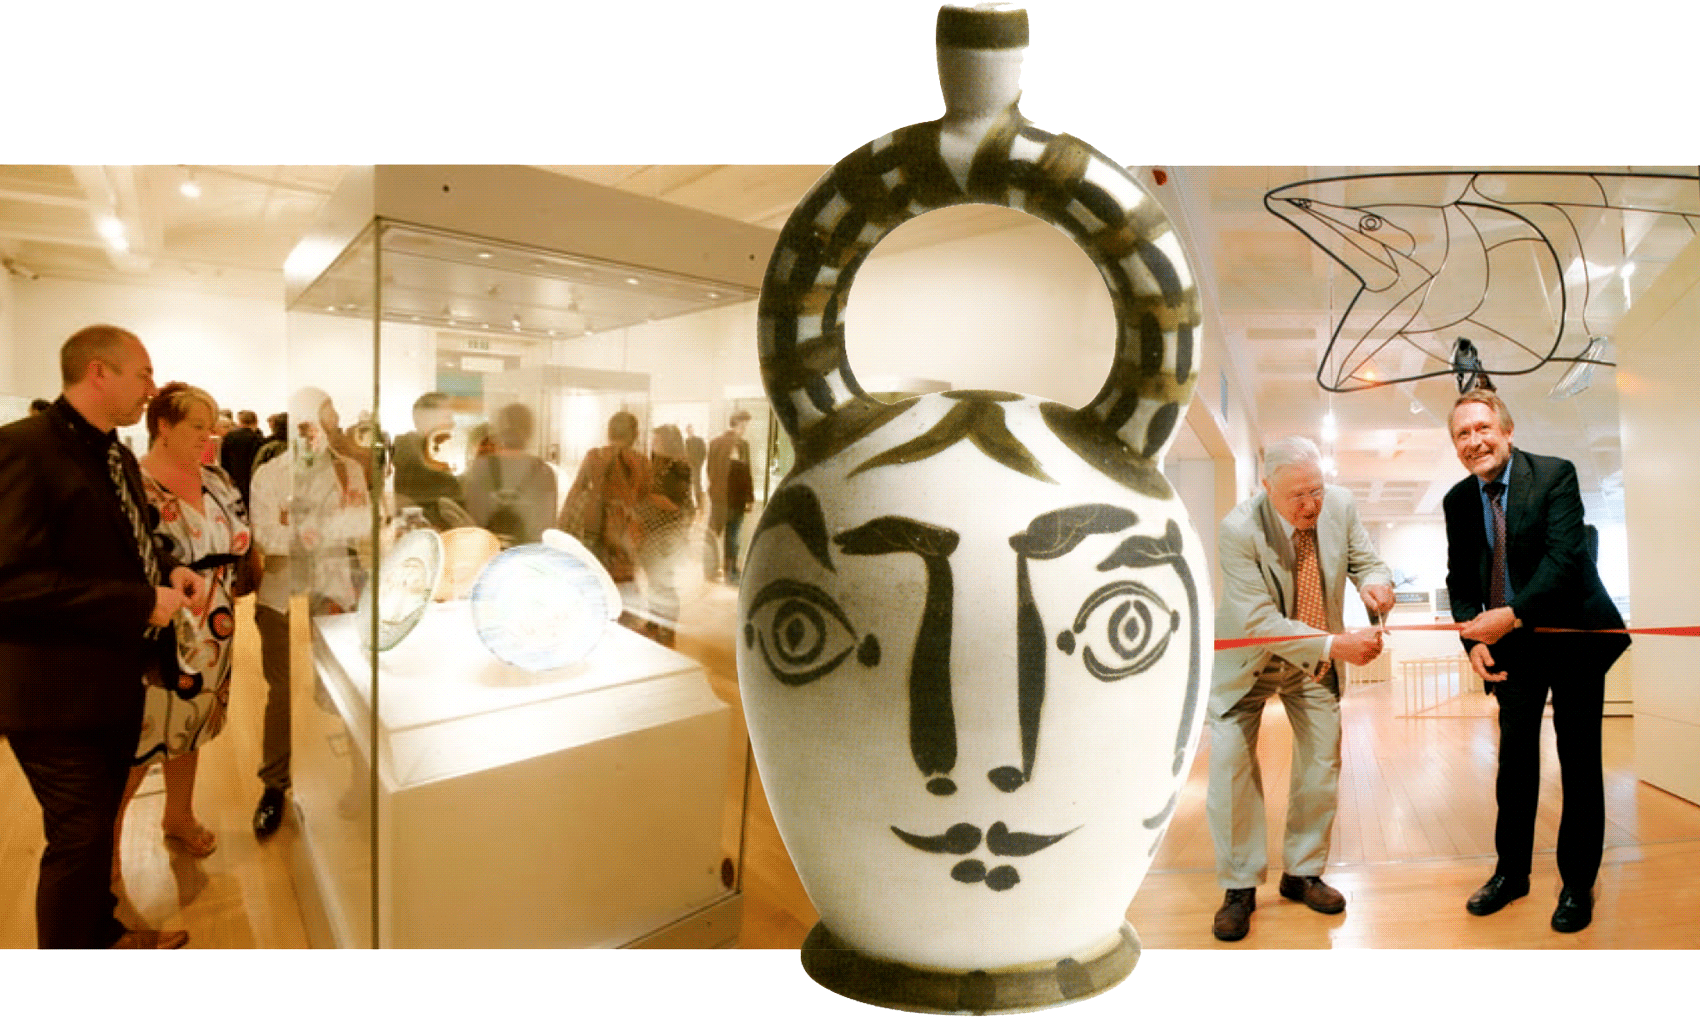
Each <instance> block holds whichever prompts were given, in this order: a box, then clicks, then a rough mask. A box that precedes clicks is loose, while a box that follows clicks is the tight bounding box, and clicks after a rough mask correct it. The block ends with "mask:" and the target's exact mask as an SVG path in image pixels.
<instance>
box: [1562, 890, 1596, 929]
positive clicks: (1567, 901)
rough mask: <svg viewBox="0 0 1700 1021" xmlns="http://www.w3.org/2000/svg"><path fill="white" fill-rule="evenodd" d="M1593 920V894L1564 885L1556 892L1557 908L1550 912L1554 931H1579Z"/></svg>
mask: <svg viewBox="0 0 1700 1021" xmlns="http://www.w3.org/2000/svg"><path fill="white" fill-rule="evenodd" d="M1593 920H1594V895H1593V894H1592V893H1589V892H1588V891H1586V890H1584V891H1583V892H1581V893H1577V892H1575V891H1573V890H1571V889H1570V887H1568V886H1567V887H1565V888H1564V889H1562V890H1560V891H1559V892H1558V909H1557V910H1556V911H1554V912H1553V913H1552V928H1553V931H1554V932H1581V931H1582V930H1583V929H1586V928H1587V927H1588V923H1589V922H1592V921H1593Z"/></svg>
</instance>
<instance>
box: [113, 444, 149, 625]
mask: <svg viewBox="0 0 1700 1021" xmlns="http://www.w3.org/2000/svg"><path fill="white" fill-rule="evenodd" d="M106 470H107V472H108V474H110V475H111V476H112V485H113V487H114V488H116V489H117V490H118V502H119V503H121V504H123V505H124V516H125V517H127V518H129V519H130V533H131V536H132V537H133V538H134V539H135V540H136V552H137V553H139V554H140V555H141V558H142V570H143V571H144V572H145V573H146V574H147V576H148V584H149V585H154V586H158V585H159V583H160V578H159V557H158V555H157V554H156V553H155V551H154V546H153V532H152V531H151V530H149V528H148V519H147V516H146V515H144V514H143V513H142V509H141V507H139V506H138V505H137V504H136V497H135V494H134V493H132V492H131V491H130V480H129V478H128V477H127V476H126V475H125V474H124V459H123V457H122V456H121V455H120V454H119V451H118V444H117V443H114V444H112V445H111V446H110V447H107V448H106ZM158 630H159V629H158V628H156V627H153V626H152V625H149V626H148V628H147V630H146V632H144V633H145V634H146V635H147V636H148V637H150V638H151V637H153V635H154V634H155V633H156V632H157V631H158Z"/></svg>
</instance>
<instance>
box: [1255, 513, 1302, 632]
mask: <svg viewBox="0 0 1700 1021" xmlns="http://www.w3.org/2000/svg"><path fill="white" fill-rule="evenodd" d="M1257 518H1258V526H1259V527H1258V532H1259V535H1258V538H1259V540H1260V541H1261V543H1262V546H1263V550H1262V556H1260V558H1259V559H1261V560H1262V561H1263V567H1264V570H1265V571H1266V572H1268V574H1269V575H1270V577H1271V578H1272V579H1273V580H1274V582H1275V585H1276V588H1278V589H1279V590H1280V598H1278V599H1276V601H1275V602H1276V605H1277V606H1279V607H1280V609H1281V615H1282V616H1284V617H1291V616H1293V614H1294V613H1296V612H1298V610H1297V605H1298V604H1297V599H1298V592H1297V590H1296V588H1295V587H1294V581H1293V544H1292V543H1291V542H1289V541H1287V536H1286V533H1285V531H1284V530H1283V529H1282V528H1281V519H1280V515H1278V514H1276V513H1275V508H1273V507H1271V506H1270V505H1269V499H1268V497H1267V496H1264V497H1262V498H1261V503H1260V504H1259V505H1258V514H1257Z"/></svg>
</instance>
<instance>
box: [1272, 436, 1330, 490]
mask: <svg viewBox="0 0 1700 1021" xmlns="http://www.w3.org/2000/svg"><path fill="white" fill-rule="evenodd" d="M1299 464H1314V465H1317V466H1318V467H1320V466H1321V465H1322V451H1320V450H1318V449H1316V444H1314V443H1312V442H1311V441H1310V440H1308V439H1306V438H1305V437H1303V436H1283V437H1281V438H1280V439H1278V440H1276V441H1275V442H1274V443H1271V444H1269V446H1267V447H1264V448H1263V477H1264V478H1265V479H1273V478H1274V477H1275V473H1276V472H1277V471H1280V470H1281V469H1282V468H1291V467H1293V466H1294V465H1299Z"/></svg>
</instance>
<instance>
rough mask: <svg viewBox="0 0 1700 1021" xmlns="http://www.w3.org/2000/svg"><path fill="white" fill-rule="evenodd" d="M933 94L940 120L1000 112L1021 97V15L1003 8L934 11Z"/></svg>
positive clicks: (1023, 18) (1024, 34) (1024, 24)
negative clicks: (940, 106)
mask: <svg viewBox="0 0 1700 1021" xmlns="http://www.w3.org/2000/svg"><path fill="white" fill-rule="evenodd" d="M935 40H936V42H937V44H938V64H939V89H940V91H942V92H943V93H944V109H945V119H946V120H956V121H960V120H973V119H977V118H982V117H988V116H992V115H995V114H997V113H1000V112H1001V111H1003V110H1005V109H1007V108H1009V107H1010V106H1013V105H1014V104H1015V102H1016V100H1017V99H1019V98H1020V96H1021V59H1022V57H1023V55H1025V54H1026V52H1027V12H1026V11H1025V10H1024V9H1022V8H1019V7H1012V6H1010V5H1008V4H980V5H978V6H974V7H955V6H945V7H941V8H939V17H938V30H937V33H936V35H935Z"/></svg>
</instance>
